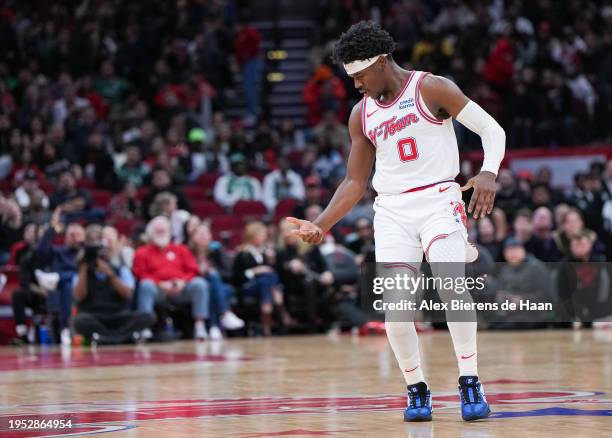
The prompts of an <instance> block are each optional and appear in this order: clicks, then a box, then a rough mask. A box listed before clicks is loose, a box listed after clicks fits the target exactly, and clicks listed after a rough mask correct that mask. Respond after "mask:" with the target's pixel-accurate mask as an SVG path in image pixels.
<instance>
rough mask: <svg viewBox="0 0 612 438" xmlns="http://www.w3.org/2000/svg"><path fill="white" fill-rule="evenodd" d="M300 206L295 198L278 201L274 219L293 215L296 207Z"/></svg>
mask: <svg viewBox="0 0 612 438" xmlns="http://www.w3.org/2000/svg"><path fill="white" fill-rule="evenodd" d="M297 204H298V200H297V199H293V198H285V199H281V200H280V201H278V204H276V208H275V209H274V217H276V218H282V217H285V216H291V215H293V211H294V210H295V206H296V205H297Z"/></svg>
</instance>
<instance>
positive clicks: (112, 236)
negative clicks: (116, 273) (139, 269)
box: [101, 225, 135, 270]
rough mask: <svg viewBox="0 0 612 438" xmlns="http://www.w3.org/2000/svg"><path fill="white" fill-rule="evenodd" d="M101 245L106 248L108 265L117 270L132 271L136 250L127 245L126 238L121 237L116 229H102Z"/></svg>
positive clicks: (109, 227)
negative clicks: (125, 269)
mask: <svg viewBox="0 0 612 438" xmlns="http://www.w3.org/2000/svg"><path fill="white" fill-rule="evenodd" d="M101 237H102V239H101V244H102V246H103V247H104V250H105V254H106V258H107V261H108V263H110V265H111V266H112V267H113V268H115V269H122V268H127V269H130V270H131V269H132V266H133V265H134V252H135V251H134V248H132V247H131V246H130V245H128V244H127V242H126V238H125V236H119V232H118V231H117V229H116V228H115V227H111V226H109V225H107V226H105V227H103V228H102V236H101Z"/></svg>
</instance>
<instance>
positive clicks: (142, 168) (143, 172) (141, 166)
mask: <svg viewBox="0 0 612 438" xmlns="http://www.w3.org/2000/svg"><path fill="white" fill-rule="evenodd" d="M125 155H126V159H125V163H123V164H122V165H121V167H119V168H118V169H117V176H118V177H119V179H120V180H121V181H122V182H123V183H131V184H134V185H135V186H136V187H140V186H141V185H142V184H143V183H144V180H145V177H146V176H147V174H148V173H149V167H148V166H147V165H146V164H145V163H143V162H142V161H141V160H142V159H141V156H140V149H138V147H136V146H128V148H127V149H126V151H125Z"/></svg>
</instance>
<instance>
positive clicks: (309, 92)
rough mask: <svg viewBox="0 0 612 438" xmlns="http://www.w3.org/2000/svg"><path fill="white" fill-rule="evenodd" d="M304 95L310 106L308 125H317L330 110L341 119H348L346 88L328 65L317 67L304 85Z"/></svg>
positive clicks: (307, 118)
mask: <svg viewBox="0 0 612 438" xmlns="http://www.w3.org/2000/svg"><path fill="white" fill-rule="evenodd" d="M303 97H304V102H305V103H306V107H307V108H308V114H307V117H306V121H307V123H308V126H316V125H317V124H318V123H319V122H320V121H321V115H322V114H324V113H326V111H328V110H329V111H332V112H334V113H335V114H336V115H337V118H338V119H339V120H342V121H344V120H346V106H345V105H346V89H345V88H344V84H343V83H342V81H341V80H340V79H338V78H337V77H336V76H335V75H334V73H333V72H332V70H331V69H330V68H329V67H328V66H326V65H321V66H319V67H317V69H316V70H315V72H314V74H313V75H312V76H311V77H310V79H308V82H306V85H305V86H304V92H303Z"/></svg>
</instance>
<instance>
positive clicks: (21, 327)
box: [15, 324, 28, 337]
mask: <svg viewBox="0 0 612 438" xmlns="http://www.w3.org/2000/svg"><path fill="white" fill-rule="evenodd" d="M15 330H16V331H17V336H19V337H22V336H25V335H26V334H27V333H28V326H27V325H25V324H18V325H17V326H15Z"/></svg>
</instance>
